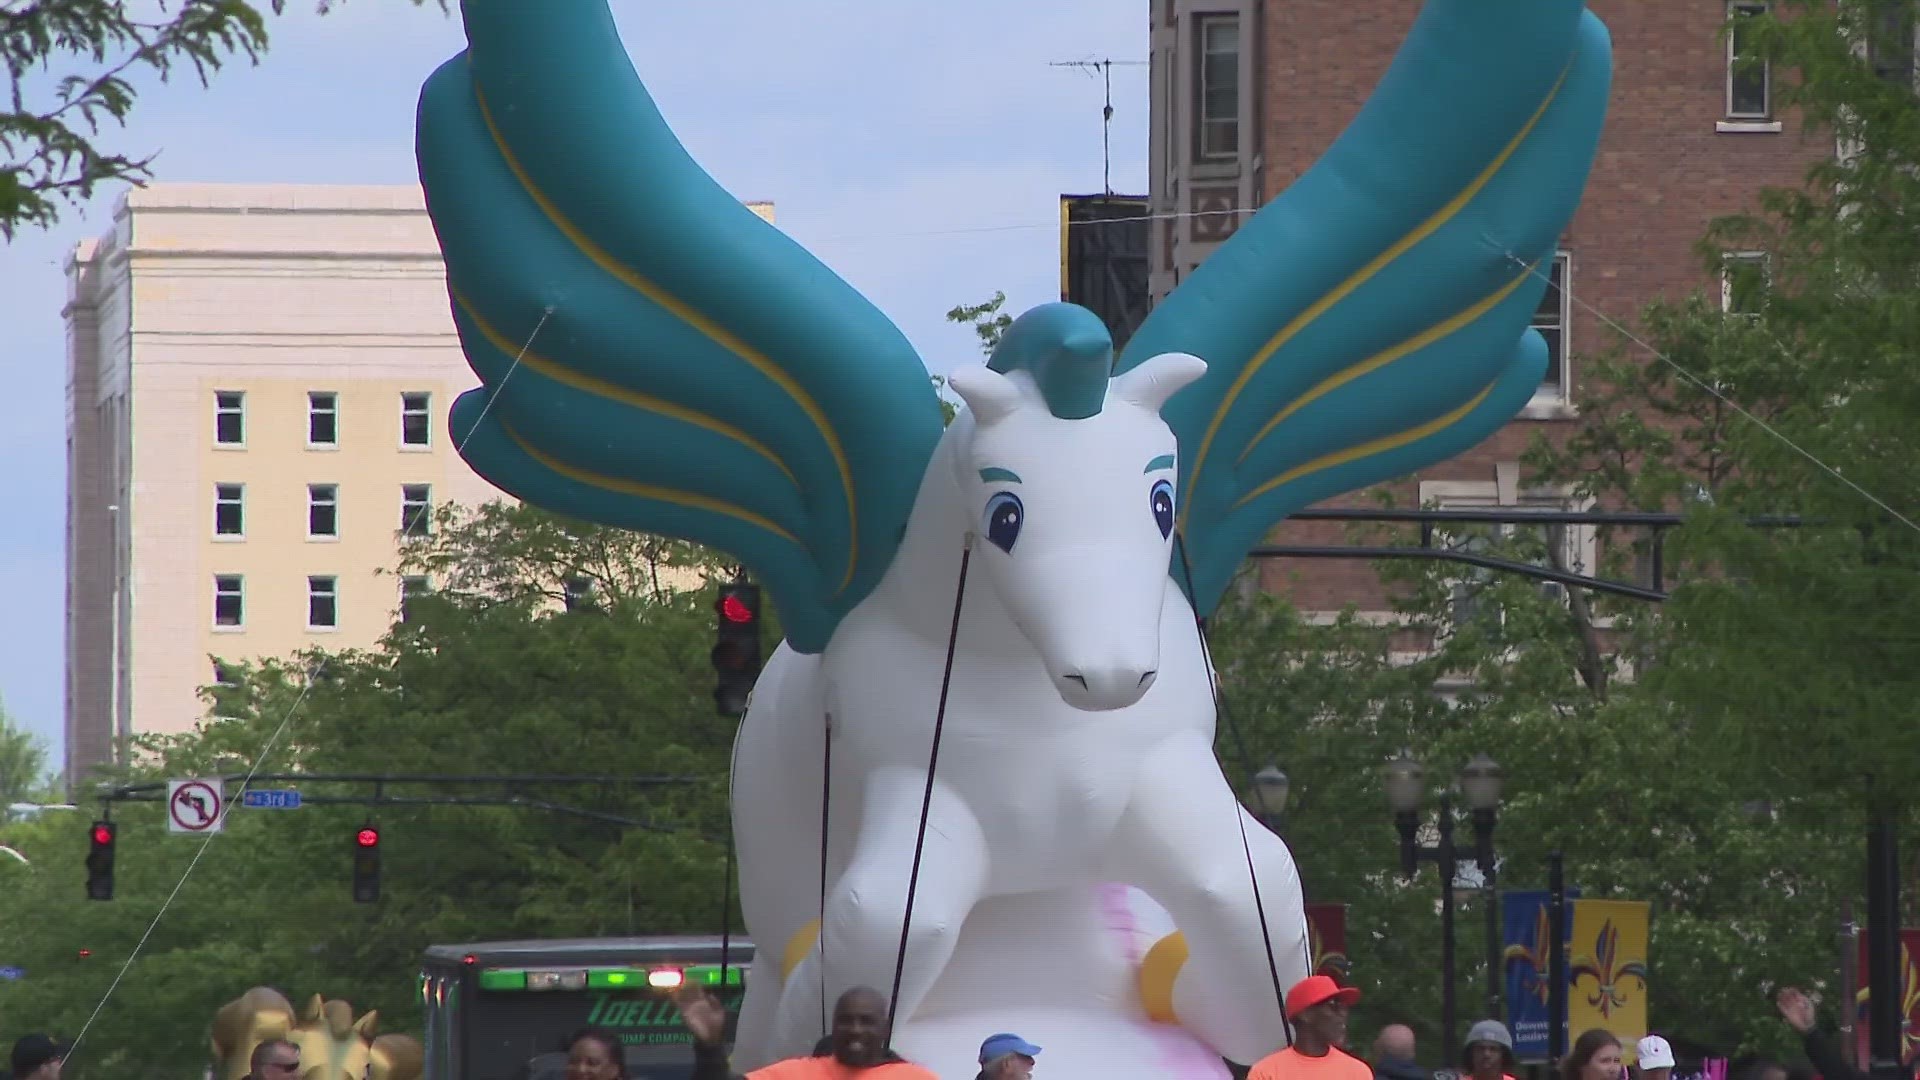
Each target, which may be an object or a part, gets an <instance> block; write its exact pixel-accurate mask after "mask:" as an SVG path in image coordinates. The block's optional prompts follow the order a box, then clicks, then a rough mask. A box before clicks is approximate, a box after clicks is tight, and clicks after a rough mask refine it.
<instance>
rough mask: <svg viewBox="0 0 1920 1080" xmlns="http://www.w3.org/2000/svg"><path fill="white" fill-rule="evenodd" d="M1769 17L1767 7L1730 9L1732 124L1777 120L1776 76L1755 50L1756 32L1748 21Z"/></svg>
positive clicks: (1745, 5)
mask: <svg viewBox="0 0 1920 1080" xmlns="http://www.w3.org/2000/svg"><path fill="white" fill-rule="evenodd" d="M1766 13H1767V5H1766V4H1764V3H1738V4H1731V5H1728V7H1727V14H1728V16H1729V17H1730V19H1731V21H1732V25H1731V26H1730V27H1729V28H1728V30H1727V118H1728V119H1730V120H1770V119H1772V118H1773V78H1772V72H1771V71H1770V70H1769V68H1768V64H1767V61H1766V59H1765V58H1764V57H1762V56H1761V55H1760V54H1759V50H1757V49H1756V48H1755V47H1754V44H1753V31H1752V28H1751V27H1750V26H1749V25H1748V20H1750V19H1752V18H1754V17H1755V16H1759V15H1765V14H1766Z"/></svg>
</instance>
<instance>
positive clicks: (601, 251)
mask: <svg viewBox="0 0 1920 1080" xmlns="http://www.w3.org/2000/svg"><path fill="white" fill-rule="evenodd" d="M473 97H474V102H475V104H477V105H478V106H479V108H480V117H481V119H482V120H483V121H485V123H486V125H487V131H488V133H489V134H491V135H492V137H493V143H494V146H495V147H496V148H497V149H498V150H499V151H500V157H501V160H503V161H505V162H506V164H507V168H508V169H509V170H510V171H511V172H512V173H513V175H514V179H516V180H517V181H519V183H520V186H521V187H522V188H523V189H525V191H526V193H527V196H528V197H529V198H531V199H532V200H533V201H534V204H535V205H537V206H539V207H540V212H541V213H543V214H545V215H546V216H547V219H548V220H549V221H551V222H553V225H554V227H555V228H556V229H559V230H560V233H561V234H562V235H563V236H565V237H566V238H567V240H568V241H570V242H571V243H572V244H573V246H574V247H575V248H577V249H579V251H580V253H581V254H583V255H585V256H586V257H587V258H589V259H591V260H593V262H594V263H595V264H596V265H598V266H599V267H600V269H602V270H605V271H606V272H607V273H609V274H611V275H613V277H615V278H616V279H618V280H619V281H620V282H621V283H622V284H624V285H626V286H627V287H629V288H631V289H633V290H634V291H635V292H638V293H639V294H640V295H642V296H644V297H646V298H647V299H648V300H651V301H653V302H654V303H655V304H658V305H659V306H660V307H661V308H662V309H664V310H665V311H667V312H668V313H669V314H671V315H673V316H674V317H675V318H677V319H679V320H680V321H682V322H684V323H686V324H687V325H688V326H691V327H693V328H694V329H695V330H698V331H699V332H701V333H702V334H705V335H706V336H707V337H708V338H709V339H711V340H712V341H713V342H714V343H715V344H717V345H719V346H721V347H722V348H724V349H726V350H727V351H728V352H731V353H733V354H734V355H735V356H737V357H739V358H740V359H742V360H744V361H746V362H747V363H748V364H751V365H752V366H753V368H754V369H755V370H756V371H758V372H760V373H761V374H762V375H765V376H766V377H767V378H768V379H770V380H772V381H773V383H774V384H775V385H776V386H778V387H780V389H782V390H784V391H786V394H787V396H788V397H789V398H792V399H793V402H794V404H796V405H798V406H799V407H800V409H801V411H802V412H804V413H806V414H807V419H809V420H811V421H812V422H813V426H814V428H815V429H816V430H818V431H819V432H820V437H821V438H822V439H824V440H825V441H826V444H827V449H828V451H829V452H830V453H831V454H832V455H833V463H834V467H835V468H836V469H838V470H839V472H840V488H841V491H842V492H843V493H844V495H845V497H846V500H847V568H846V574H845V576H844V577H843V578H842V579H841V582H840V589H839V590H838V591H844V590H845V589H846V588H847V587H848V586H850V585H852V584H853V572H854V569H855V567H857V566H858V565H859V560H860V512H859V506H858V500H857V499H856V498H855V495H854V487H853V468H852V466H851V465H849V464H848V462H847V454H846V450H845V449H844V448H843V447H841V445H840V435H839V433H838V432H836V431H834V429H833V425H832V424H830V423H828V422H827V417H826V414H825V413H824V412H823V411H821V409H820V405H819V403H818V402H815V401H814V400H813V398H812V396H811V395H809V394H808V393H807V392H806V390H805V389H804V388H802V387H801V386H800V384H799V383H798V382H797V381H795V380H794V378H793V376H791V375H789V374H788V373H787V372H785V371H783V370H781V368H780V366H779V365H778V364H776V363H774V362H773V361H772V360H771V359H770V358H768V357H767V355H766V354H764V353H762V352H760V351H759V350H758V349H755V348H754V347H753V346H751V345H748V344H747V343H746V342H745V341H743V340H741V339H740V338H739V336H738V335H736V334H734V333H732V332H731V331H728V330H727V329H725V328H724V327H721V326H720V325H719V324H717V323H715V322H714V321H713V320H711V319H709V318H707V317H706V316H705V315H702V314H700V313H699V312H698V311H695V310H694V309H693V308H692V307H691V306H689V305H688V304H687V303H685V302H684V301H682V300H680V299H679V298H678V297H675V296H674V295H672V294H671V293H669V292H667V291H666V290H665V289H663V288H661V287H660V286H659V285H657V284H655V283H654V282H653V281H651V280H649V279H648V278H646V277H645V276H643V275H642V274H641V273H640V272H639V271H637V270H635V269H633V268H632V267H630V266H627V265H626V264H624V263H622V262H621V261H620V260H618V259H616V258H614V257H613V254H612V253H611V252H609V251H607V250H606V249H605V248H603V247H601V246H600V245H599V244H596V243H594V241H593V240H592V238H591V237H589V236H587V234H586V233H584V232H582V231H581V230H580V229H579V228H578V227H577V226H575V225H574V224H573V222H571V221H569V220H567V217H566V216H565V215H564V214H562V213H561V212H560V208H559V207H557V206H555V205H554V203H553V201H552V200H551V199H548V198H547V196H546V195H545V194H544V193H543V192H541V190H540V189H539V187H537V186H536V185H535V184H534V182H533V177H532V176H529V175H528V174H527V171H526V169H525V168H523V167H522V166H521V164H520V160H519V158H517V157H516V156H515V155H514V153H513V151H512V149H511V148H509V147H508V146H507V140H506V137H505V136H504V135H502V134H501V132H500V128H499V126H498V125H496V124H495V123H494V121H493V113H492V111H491V110H489V109H488V108H487V99H486V96H485V95H484V94H483V93H481V90H480V84H479V83H478V82H477V81H476V82H475V83H474V86H473Z"/></svg>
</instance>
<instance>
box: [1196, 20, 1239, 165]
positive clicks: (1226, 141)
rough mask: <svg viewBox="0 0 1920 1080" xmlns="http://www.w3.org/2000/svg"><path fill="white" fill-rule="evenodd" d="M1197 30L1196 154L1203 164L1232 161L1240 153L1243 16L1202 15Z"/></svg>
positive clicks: (1197, 22)
mask: <svg viewBox="0 0 1920 1080" xmlns="http://www.w3.org/2000/svg"><path fill="white" fill-rule="evenodd" d="M1194 31H1195V36H1196V37H1197V38H1198V39H1199V48H1198V49H1197V50H1196V51H1197V53H1198V56H1199V68H1198V70H1197V72H1196V76H1197V78H1196V80H1195V81H1196V82H1197V84H1198V85H1197V86H1196V87H1195V90H1194V113H1195V116H1196V118H1197V119H1196V122H1195V124H1194V138H1195V147H1194V149H1195V155H1196V156H1197V157H1199V158H1200V159H1201V160H1203V161H1217V160H1220V159H1223V158H1225V159H1231V158H1234V157H1236V156H1238V155H1239V153H1240V16H1238V15H1231V14H1228V15H1202V16H1200V18H1199V19H1198V20H1197V21H1196V23H1195V25H1194Z"/></svg>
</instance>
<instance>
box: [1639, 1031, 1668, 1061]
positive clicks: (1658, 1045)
mask: <svg viewBox="0 0 1920 1080" xmlns="http://www.w3.org/2000/svg"><path fill="white" fill-rule="evenodd" d="M1638 1049H1639V1051H1640V1067H1641V1068H1643V1069H1671V1068H1673V1047H1671V1046H1668V1045H1667V1040H1665V1039H1663V1038H1661V1037H1660V1036H1658V1035H1649V1036H1647V1037H1646V1038H1644V1039H1641V1040H1640V1046H1639V1048H1638Z"/></svg>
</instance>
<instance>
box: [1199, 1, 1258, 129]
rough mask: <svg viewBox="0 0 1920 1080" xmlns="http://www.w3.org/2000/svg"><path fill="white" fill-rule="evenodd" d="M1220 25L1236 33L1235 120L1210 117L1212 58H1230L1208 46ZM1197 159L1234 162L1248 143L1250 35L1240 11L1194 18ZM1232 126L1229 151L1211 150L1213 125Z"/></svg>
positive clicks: (1209, 13)
mask: <svg viewBox="0 0 1920 1080" xmlns="http://www.w3.org/2000/svg"><path fill="white" fill-rule="evenodd" d="M1219 26H1231V27H1233V33H1234V46H1233V50H1232V52H1231V55H1232V56H1233V59H1234V64H1233V115H1232V117H1230V118H1229V117H1209V116H1208V115H1207V68H1208V62H1209V60H1210V58H1212V57H1215V56H1226V55H1229V53H1228V52H1227V51H1226V50H1210V49H1208V47H1207V44H1208V37H1209V35H1210V32H1211V31H1212V30H1214V29H1215V28H1216V27H1219ZM1193 56H1194V65H1193V160H1194V161H1196V162H1200V163H1208V162H1219V161H1234V160H1237V159H1238V158H1239V157H1240V148H1241V147H1242V146H1244V145H1245V144H1246V138H1247V132H1246V126H1247V125H1246V118H1247V102H1246V94H1245V93H1244V92H1243V89H1242V88H1243V86H1244V85H1245V81H1244V78H1243V76H1244V75H1245V73H1246V57H1247V35H1246V25H1245V20H1243V19H1242V18H1241V17H1240V13H1239V12H1237V11H1207V12H1200V13H1198V14H1196V15H1195V16H1194V17H1193ZM1229 123H1231V124H1232V126H1233V145H1232V147H1231V148H1230V149H1226V150H1209V149H1208V148H1207V147H1208V145H1209V140H1208V138H1207V132H1208V129H1209V125H1213V126H1221V125H1226V124H1229Z"/></svg>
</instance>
